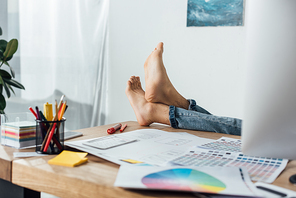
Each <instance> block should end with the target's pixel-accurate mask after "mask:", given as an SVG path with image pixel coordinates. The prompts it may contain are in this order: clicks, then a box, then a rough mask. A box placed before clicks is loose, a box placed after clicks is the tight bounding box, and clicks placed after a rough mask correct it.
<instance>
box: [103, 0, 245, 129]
mask: <svg viewBox="0 0 296 198" xmlns="http://www.w3.org/2000/svg"><path fill="white" fill-rule="evenodd" d="M186 17H187V1H186V0H175V1H171V0H141V1H138V0H124V1H122V0H111V1H110V18H109V20H110V21H109V22H110V27H109V28H110V29H109V31H110V41H109V43H110V48H109V49H110V51H109V57H110V60H109V76H108V101H109V102H108V109H109V112H108V117H107V124H109V123H115V122H120V121H127V120H136V117H135V115H134V112H133V110H132V107H131V106H130V104H129V101H128V99H127V97H126V95H125V87H126V81H127V80H128V79H129V77H130V76H131V75H138V76H140V78H141V80H142V85H143V88H144V87H145V82H144V69H143V65H144V62H145V60H146V58H147V57H148V55H149V54H150V53H151V52H152V50H153V49H154V48H155V46H156V44H157V43H158V42H160V41H162V42H164V48H165V52H164V63H165V66H166V69H167V72H168V75H169V77H170V79H171V81H172V82H173V84H174V86H175V87H176V88H177V90H178V91H179V92H180V93H181V94H182V95H183V96H184V97H185V98H193V99H195V100H196V101H197V103H198V104H200V105H201V106H203V107H204V108H206V109H207V110H209V111H210V112H211V113H213V114H216V115H221V116H231V117H238V118H242V116H243V93H244V90H243V77H244V67H245V61H244V51H245V27H244V26H242V27H186Z"/></svg>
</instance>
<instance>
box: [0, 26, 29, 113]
mask: <svg viewBox="0 0 296 198" xmlns="http://www.w3.org/2000/svg"><path fill="white" fill-rule="evenodd" d="M1 35H2V29H1V27H0V36H1ZM17 48H18V41H17V39H11V40H10V41H9V42H7V41H6V40H2V39H0V114H5V112H4V109H5V107H6V101H5V97H4V96H3V88H4V90H5V92H6V95H7V97H8V98H10V96H11V94H10V91H12V93H13V94H15V93H14V91H13V88H12V87H16V88H18V89H25V87H24V86H23V85H22V84H21V83H19V82H17V81H16V80H13V78H15V73H14V70H13V69H12V67H11V66H10V65H9V63H8V61H10V60H11V59H12V57H13V54H14V53H15V52H16V50H17ZM3 65H6V66H8V68H9V69H10V73H11V74H10V73H9V72H7V71H5V70H3V69H1V67H2V66H3Z"/></svg>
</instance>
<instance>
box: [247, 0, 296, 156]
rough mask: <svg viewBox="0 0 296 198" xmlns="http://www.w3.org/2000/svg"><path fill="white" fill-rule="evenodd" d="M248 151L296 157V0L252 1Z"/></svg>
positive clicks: (249, 14)
mask: <svg viewBox="0 0 296 198" xmlns="http://www.w3.org/2000/svg"><path fill="white" fill-rule="evenodd" d="M245 16H246V18H245V28H246V47H247V51H246V56H247V59H246V64H247V65H246V66H247V75H246V76H247V78H246V87H245V89H246V95H245V108H244V117H243V126H242V151H243V153H245V154H247V155H251V156H262V157H274V158H285V159H296V1H295V0H247V1H246V15H245Z"/></svg>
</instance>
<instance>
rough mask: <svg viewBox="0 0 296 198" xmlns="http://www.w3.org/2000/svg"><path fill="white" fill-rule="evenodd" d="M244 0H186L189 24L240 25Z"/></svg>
mask: <svg viewBox="0 0 296 198" xmlns="http://www.w3.org/2000/svg"><path fill="white" fill-rule="evenodd" d="M243 13H244V0H223V1H221V0H188V5H187V27H189V26H242V25H243Z"/></svg>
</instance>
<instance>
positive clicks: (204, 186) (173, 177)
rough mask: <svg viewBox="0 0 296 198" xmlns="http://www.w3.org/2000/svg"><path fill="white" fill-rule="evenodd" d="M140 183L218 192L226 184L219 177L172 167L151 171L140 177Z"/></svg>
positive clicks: (159, 186)
mask: <svg viewBox="0 0 296 198" xmlns="http://www.w3.org/2000/svg"><path fill="white" fill-rule="evenodd" d="M142 183H143V184H144V185H145V186H146V187H147V188H154V189H173V190H182V191H198V192H208V193H218V192H220V191H223V190H224V189H226V185H225V184H224V183H223V182H222V181H220V180H219V179H217V178H215V177H213V176H211V175H209V174H207V173H204V172H202V171H197V170H194V169H189V168H174V169H169V170H164V171H159V172H156V173H151V174H148V175H146V176H144V177H143V178H142Z"/></svg>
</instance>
